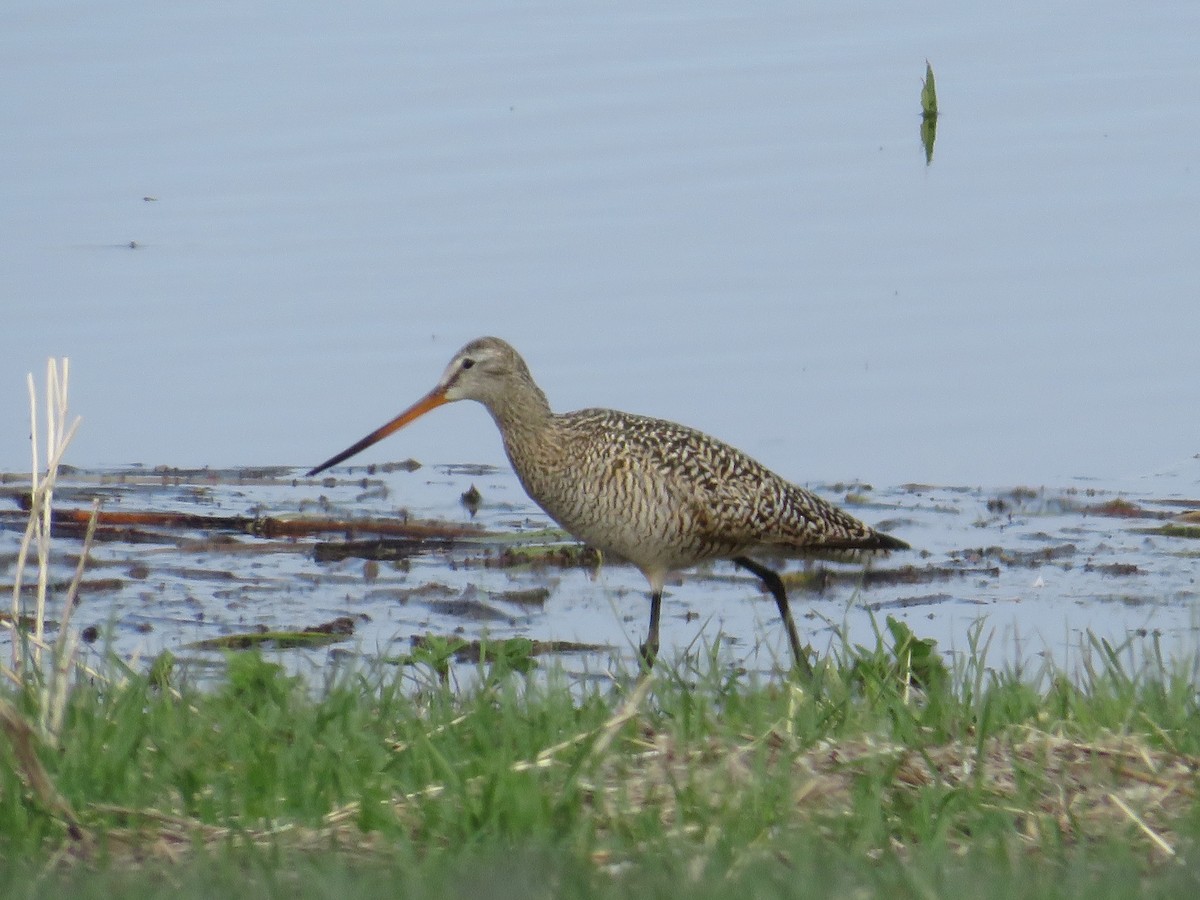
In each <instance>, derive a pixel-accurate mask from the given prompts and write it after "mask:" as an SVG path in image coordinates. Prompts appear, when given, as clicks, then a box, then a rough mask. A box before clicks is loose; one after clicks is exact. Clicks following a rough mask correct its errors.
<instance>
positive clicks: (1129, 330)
mask: <svg viewBox="0 0 1200 900" xmlns="http://www.w3.org/2000/svg"><path fill="white" fill-rule="evenodd" d="M1197 33H1200V6H1197V5H1196V4H1195V3H1192V2H1164V3H1155V4H1151V5H1149V6H1131V5H1129V4H1123V3H1117V2H1102V3H1100V4H1092V5H1090V6H1089V7H1088V8H1087V9H1086V10H1081V9H1079V8H1076V7H1071V6H1063V7H1058V6H1054V5H1049V6H1048V5H1046V4H1044V3H1033V2H1018V3H1010V4H1004V5H1003V6H1002V7H982V6H979V5H973V4H966V5H964V4H955V3H938V2H934V3H932V4H931V3H929V2H921V3H903V2H902V3H898V4H886V5H883V6H881V5H879V4H869V5H868V4H862V3H850V4H840V5H838V6H837V8H836V9H826V8H825V7H823V6H819V5H806V4H770V3H768V4H751V5H749V6H745V5H743V6H738V7H736V8H734V7H731V6H730V4H728V3H716V2H687V3H673V2H669V3H662V4H655V5H654V7H653V8H652V9H648V8H647V7H646V5H645V4H641V3H615V4H603V5H600V4H586V3H585V4H570V5H569V6H563V7H561V8H560V7H548V6H546V5H544V4H537V3H515V4H514V3H503V4H500V3H486V2H485V3H473V4H471V5H470V6H469V7H467V6H464V5H463V4H457V3H449V4H447V3H436V4H434V3H408V4H404V5H403V6H399V7H398V6H397V5H396V4H394V3H384V2H378V0H375V2H370V0H369V2H365V3H360V4H355V6H354V7H353V9H345V8H342V7H324V6H308V5H301V6H296V5H294V4H287V5H285V4H278V3H262V4H251V5H244V4H230V3H205V4H199V5H194V4H193V5H177V4H165V5H164V4H154V3H149V2H147V0H124V2H115V3H105V4H99V5H82V6H81V5H79V4H72V3H66V2H62V0H37V2H28V0H15V2H14V3H10V4H9V5H8V6H7V7H6V26H5V28H4V29H3V30H2V31H0V79H3V81H4V83H5V84H9V85H14V86H19V87H16V88H14V89H13V90H10V91H5V92H3V95H2V96H0V117H2V118H3V121H4V122H5V140H4V141H0V169H2V170H3V172H4V173H5V174H4V181H5V187H4V202H3V203H2V204H0V233H2V234H3V239H2V240H0V271H3V272H4V278H5V299H4V301H3V304H4V327H5V335H6V338H7V340H6V347H5V352H4V353H3V354H0V423H6V424H7V427H6V428H5V429H3V430H0V470H4V471H19V470H20V469H22V468H23V467H24V466H25V465H26V463H25V460H26V459H27V455H28V454H27V450H26V444H25V440H26V434H27V432H26V427H25V423H26V421H27V411H26V398H25V389H24V376H25V373H26V372H29V371H34V372H38V373H40V372H41V371H42V368H43V365H44V360H45V358H46V357H47V356H50V355H56V356H58V355H67V356H70V357H71V359H72V362H73V370H72V371H73V380H72V401H73V409H74V410H75V411H76V412H78V413H80V414H82V415H83V416H84V419H85V422H84V427H83V429H82V430H81V431H80V433H79V436H78V438H77V441H76V444H75V446H74V447H73V450H72V452H71V454H70V456H69V460H70V461H73V462H75V463H76V464H79V465H83V466H89V467H95V466H111V465H121V464H125V463H128V462H131V461H136V462H147V463H150V464H157V463H165V464H168V465H172V466H202V465H215V466H227V465H235V464H256V465H298V466H309V465H312V464H313V463H315V462H316V461H319V460H321V459H324V458H326V457H327V456H328V455H329V453H330V452H332V451H333V450H335V449H337V448H340V447H342V446H344V445H345V444H346V443H347V442H348V441H349V440H351V439H353V438H354V437H357V436H358V435H359V434H362V433H365V432H366V431H367V430H368V429H369V428H371V427H373V426H374V425H376V424H377V423H378V422H380V421H382V420H383V419H385V418H386V417H388V416H390V415H391V414H392V413H393V412H395V411H396V410H398V409H399V408H400V407H401V406H403V405H404V404H406V403H407V402H408V401H409V400H411V399H413V398H414V397H416V396H417V395H419V394H420V393H422V392H423V391H424V390H425V389H426V388H427V387H428V386H429V385H430V384H431V383H432V381H433V380H434V378H435V377H436V376H437V374H438V372H439V371H440V370H441V367H442V366H443V365H444V363H445V362H446V360H447V359H448V358H449V356H450V355H451V354H452V352H453V351H454V350H455V349H456V348H457V347H458V346H459V345H461V344H462V343H464V342H465V341H466V340H468V339H470V338H473V337H475V336H477V335H478V334H482V333H488V332H495V333H499V334H501V335H502V336H504V337H507V338H508V339H509V340H511V341H512V342H513V343H514V344H515V345H516V346H518V348H520V349H521V350H522V351H523V352H524V353H525V354H526V355H527V356H528V357H529V360H530V363H531V365H532V366H533V369H534V372H535V375H536V376H537V377H538V378H539V380H540V381H541V382H542V383H543V385H544V386H545V388H546V389H547V392H548V393H549V395H550V397H551V400H552V402H554V403H555V405H556V406H557V407H558V408H563V409H565V408H574V407H581V406H591V405H605V406H614V407H617V408H624V409H630V410H632V411H637V412H644V413H649V414H652V415H659V416H664V417H667V418H671V419H675V420H678V421H683V422H685V423H687V424H690V425H695V426H697V427H700V428H702V429H703V430H705V431H708V432H710V433H713V434H716V435H718V436H719V437H722V438H724V439H726V440H728V441H730V442H731V443H733V444H734V445H736V446H738V447H741V448H743V449H745V450H747V451H748V452H750V453H751V454H753V455H755V456H757V457H759V458H761V459H762V460H763V461H764V462H766V463H768V464H769V465H770V466H771V467H772V468H774V469H776V470H778V471H780V472H781V473H783V474H784V475H786V476H788V477H791V478H793V479H796V480H800V481H804V480H807V479H826V480H835V479H846V480H849V479H855V478H861V479H865V480H870V481H873V482H876V483H880V484H901V483H905V482H908V481H928V482H931V483H935V484H960V483H961V484H970V485H990V486H995V485H1012V484H1034V485H1043V484H1046V485H1051V486H1056V485H1067V484H1070V483H1071V479H1073V478H1076V477H1085V478H1097V479H1101V480H1102V481H1103V482H1104V483H1106V484H1114V483H1124V481H1125V480H1126V479H1130V478H1135V477H1138V476H1142V475H1147V474H1150V475H1153V474H1158V473H1161V472H1164V471H1167V472H1179V471H1187V472H1189V473H1190V472H1192V471H1193V470H1192V469H1191V468H1189V460H1190V459H1191V458H1192V456H1193V454H1195V453H1196V452H1197V449H1200V448H1198V447H1197V437H1196V428H1195V422H1194V416H1192V415H1191V414H1190V412H1191V411H1193V410H1195V409H1196V408H1198V407H1200V378H1197V377H1195V375H1194V373H1193V371H1192V369H1191V368H1188V367H1187V366H1186V365H1185V363H1184V361H1186V360H1189V359H1191V358H1192V356H1193V355H1194V340H1195V335H1196V334H1197V333H1200V304H1197V303H1196V302H1195V299H1196V298H1195V285H1196V284H1197V282H1198V281H1200V278H1198V276H1200V268H1198V267H1200V261H1198V257H1197V255H1196V253H1195V250H1194V244H1195V223H1196V210H1197V208H1200V202H1198V201H1200V167H1198V166H1197V162H1198V157H1197V153H1198V150H1197V148H1200V65H1198V64H1197V56H1196V50H1195V35H1196V34H1197ZM926 58H928V59H930V60H931V61H932V63H933V66H934V69H935V71H936V74H937V78H938V86H939V95H940V105H941V109H942V112H943V116H942V119H941V122H940V125H939V130H938V143H937V147H936V150H935V155H934V160H933V164H932V165H931V166H928V167H927V166H926V165H925V159H924V154H923V152H922V149H921V147H920V143H919V138H918V129H919V115H918V112H919V105H918V95H919V91H920V81H921V77H922V75H923V73H924V64H925V59H926ZM143 198H152V199H143ZM131 242H132V243H133V244H134V245H136V246H135V247H131ZM1193 368H1194V367H1193ZM408 456H415V457H416V458H418V459H422V460H426V461H436V460H446V459H456V458H457V459H468V460H477V461H482V462H486V463H492V464H496V465H501V464H502V463H503V459H502V454H501V451H500V445H499V441H498V440H497V438H496V436H495V435H494V433H493V431H492V429H491V425H490V423H489V422H488V421H487V417H486V416H484V415H483V414H482V413H481V412H480V411H479V410H478V409H468V408H453V409H447V410H443V411H441V412H439V414H438V415H437V416H436V417H431V418H430V419H429V420H428V421H427V422H422V423H419V424H418V425H415V426H413V428H412V429H410V430H409V431H408V432H407V433H406V434H405V435H404V436H403V437H402V438H396V439H394V441H393V443H392V444H391V445H390V446H389V447H387V448H380V449H378V450H376V451H373V455H372V456H371V457H369V459H371V460H382V459H388V458H405V457H408ZM1193 483H1194V482H1193ZM406 502H407V499H406Z"/></svg>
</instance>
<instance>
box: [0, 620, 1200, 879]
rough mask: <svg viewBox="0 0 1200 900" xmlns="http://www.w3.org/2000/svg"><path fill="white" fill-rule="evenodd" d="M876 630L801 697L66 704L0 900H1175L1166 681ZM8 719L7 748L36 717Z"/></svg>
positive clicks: (611, 688)
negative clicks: (224, 897) (863, 899)
mask: <svg viewBox="0 0 1200 900" xmlns="http://www.w3.org/2000/svg"><path fill="white" fill-rule="evenodd" d="M895 625H896V623H889V625H888V627H887V628H884V629H881V630H880V634H879V640H878V644H877V645H876V646H874V647H852V646H849V645H846V646H843V648H842V649H841V651H840V652H839V653H838V654H836V658H835V659H832V660H827V661H824V662H823V663H822V664H821V665H819V666H818V668H817V676H816V681H815V682H814V683H813V684H812V685H810V686H807V687H803V688H802V687H800V686H799V685H796V684H794V683H790V682H786V681H782V680H773V681H770V682H765V683H758V682H756V681H754V680H753V679H750V678H747V677H746V676H744V675H741V674H739V673H737V672H736V671H733V670H731V669H729V668H728V667H727V666H723V665H721V664H720V663H719V662H718V661H717V660H716V658H715V656H708V657H701V658H699V659H689V660H685V661H680V662H678V663H677V664H676V665H675V666H673V667H671V666H666V667H664V668H663V669H662V670H661V671H659V672H657V673H656V675H655V677H654V679H653V680H652V681H650V682H648V683H645V684H642V685H638V683H637V682H636V681H635V680H633V678H632V676H631V677H630V678H629V679H628V680H620V681H613V682H588V683H572V682H571V681H570V679H568V678H567V677H566V676H564V675H563V674H562V673H561V671H557V670H555V669H553V668H552V669H550V670H548V671H547V670H545V669H543V670H541V671H539V672H537V673H535V674H534V675H525V674H521V673H520V672H519V671H514V670H513V669H512V668H511V667H507V666H506V665H501V664H500V663H499V662H497V663H496V664H495V668H491V667H488V666H482V667H479V668H478V669H476V670H475V672H476V675H475V677H472V678H469V679H464V680H465V681H466V684H465V685H464V684H459V685H457V686H455V684H454V681H453V679H452V680H451V681H450V683H449V684H447V682H446V681H445V680H444V679H443V678H442V677H441V675H440V674H439V673H438V672H437V671H436V670H435V668H434V667H433V666H429V667H420V666H418V667H416V668H415V669H414V668H412V667H408V668H403V669H397V668H395V667H387V666H382V665H381V666H379V667H378V668H377V669H374V670H371V671H367V672H357V673H350V674H344V675H342V676H340V677H339V678H338V679H337V680H336V681H334V682H333V683H331V684H329V685H327V686H325V687H323V688H320V689H314V688H313V686H312V685H310V684H306V683H304V682H302V681H300V680H299V679H296V678H294V677H290V676H288V675H286V674H285V673H284V670H283V669H282V667H281V666H279V665H278V664H277V663H276V662H274V661H273V660H272V659H271V658H269V657H264V656H262V655H259V654H258V653H257V652H249V653H244V654H230V656H229V658H228V659H229V662H228V671H227V675H226V676H225V677H224V678H223V679H222V680H221V681H220V682H219V683H218V684H216V685H210V686H209V687H207V688H205V689H199V688H195V687H188V686H187V685H182V686H176V687H174V688H172V687H170V686H169V685H164V684H162V673H161V672H160V673H158V674H157V675H156V676H155V677H154V678H152V677H150V676H145V677H137V676H135V677H132V678H128V679H127V680H125V681H124V682H123V683H116V682H114V683H112V684H106V683H103V682H95V681H84V680H83V679H82V678H80V679H79V680H78V681H77V683H76V684H75V685H74V687H73V690H72V691H71V693H70V696H69V699H68V704H67V708H66V713H65V717H64V719H63V725H62V729H61V734H60V737H59V744H58V747H57V748H51V747H49V746H47V745H46V744H45V743H44V742H43V743H39V744H37V745H36V746H35V748H34V749H35V751H36V754H37V758H38V760H40V765H41V767H43V768H44V777H42V778H39V777H38V773H37V772H34V771H31V768H35V767H36V764H30V763H29V762H28V760H24V759H22V756H21V753H20V752H19V749H18V744H19V740H17V739H16V738H14V733H13V731H12V727H13V726H11V725H10V726H9V728H8V733H9V737H10V740H9V741H8V742H0V882H4V883H7V884H9V885H11V886H12V887H11V889H10V890H9V892H8V895H9V896H45V897H51V896H60V895H62V894H63V892H65V891H67V890H69V891H70V892H71V895H72V896H82V897H87V896H111V895H113V894H114V893H118V892H119V893H120V895H122V896H134V897H141V896H144V897H156V896H165V895H167V894H170V895H171V896H173V897H177V896H179V895H180V894H182V895H183V896H213V895H214V893H213V892H214V891H215V892H216V893H217V894H220V893H229V894H243V895H244V894H246V893H247V892H248V891H253V892H255V893H265V894H267V895H286V896H312V897H317V896H329V895H332V894H342V895H347V896H350V897H360V896H362V897H366V896H376V895H380V896H401V895H403V896H416V897H421V896H444V895H446V894H457V895H464V894H469V895H471V896H479V897H509V896H512V897H518V896H519V897H529V896H546V897H576V896H579V897H584V896H587V897H593V896H595V897H605V896H652V897H653V896H663V897H667V896H679V895H680V894H681V893H686V894H688V895H689V896H695V897H710V896H711V897H718V896H738V897H741V896H747V895H751V896H763V897H775V896H811V895H836V896H844V895H847V894H851V893H863V894H866V895H873V894H878V893H884V892H898V893H900V894H901V895H903V896H930V897H934V896H943V895H952V894H958V895H962V894H969V895H971V896H983V897H987V896H996V897H1001V896H1003V897H1011V896H1039V897H1040V896H1063V897H1084V896H1086V897H1104V896H1114V897H1115V896H1131V895H1133V894H1137V893H1146V894H1149V895H1156V894H1158V895H1164V896H1165V895H1172V894H1173V895H1178V894H1180V893H1182V892H1184V891H1187V892H1191V893H1194V892H1195V890H1196V889H1197V887H1198V884H1197V881H1198V879H1200V869H1198V868H1197V865H1196V863H1195V861H1194V860H1195V857H1194V855H1193V854H1194V847H1195V839H1196V836H1197V834H1198V833H1200V817H1198V816H1197V811H1196V807H1195V802H1194V794H1195V790H1196V786H1197V779H1196V772H1197V765H1198V764H1200V716H1198V715H1197V708H1196V706H1197V704H1196V692H1195V688H1194V683H1193V679H1192V674H1193V673H1192V671H1191V670H1190V669H1189V668H1187V667H1183V666H1176V665H1174V664H1170V663H1167V662H1163V661H1158V662H1156V663H1155V664H1153V665H1150V666H1147V667H1146V668H1145V669H1144V670H1142V671H1139V672H1136V673H1131V672H1128V671H1126V670H1125V669H1124V668H1123V667H1122V665H1121V662H1120V659H1121V656H1120V654H1119V653H1117V652H1115V651H1113V650H1112V649H1111V648H1107V647H1105V646H1104V645H1102V644H1096V645H1094V646H1091V647H1089V648H1085V650H1086V651H1087V656H1088V659H1089V660H1090V665H1089V666H1087V667H1085V668H1084V669H1083V670H1082V672H1081V675H1080V677H1079V678H1076V679H1074V680H1072V679H1068V678H1066V677H1065V676H1063V675H1062V674H1061V673H1055V672H1049V671H1047V672H1042V673H1038V674H1037V676H1036V677H1030V676H1028V675H1027V676H1025V677H1017V676H1015V675H1012V674H1004V673H996V672H993V671H991V670H989V669H988V668H987V666H986V660H985V659H984V651H983V649H982V648H981V647H979V646H978V643H977V644H976V646H975V647H974V653H973V654H971V655H970V656H969V657H968V658H967V659H966V661H965V662H963V663H961V664H959V665H958V666H957V667H955V668H954V669H946V668H945V667H941V666H939V665H938V664H937V663H935V662H933V661H932V657H930V656H929V654H928V650H929V649H930V648H929V646H928V643H927V642H923V641H920V640H918V639H916V638H915V636H913V635H911V633H909V632H908V631H907V629H905V628H904V627H903V626H899V627H895ZM1151 658H1152V659H1153V658H1154V657H1153V654H1151ZM501 659H503V657H501ZM7 696H8V699H9V701H10V702H11V703H12V705H13V708H14V709H15V711H16V714H17V715H18V717H20V718H23V719H24V720H25V721H27V722H28V723H30V725H31V727H30V733H33V732H34V731H35V730H36V729H34V728H33V727H32V723H35V722H36V721H37V709H36V707H37V704H38V702H39V701H38V693H37V692H36V691H15V692H10V693H9V694H8V695H7ZM43 782H44V783H43ZM39 784H41V786H40V787H39V786H38V785H39ZM47 785H48V787H47ZM55 797H58V798H61V799H60V800H56V799H55ZM70 821H74V822H75V823H76V824H77V828H76V836H72V835H71V833H70V831H71V829H70V827H69V825H68V823H69V822H70Z"/></svg>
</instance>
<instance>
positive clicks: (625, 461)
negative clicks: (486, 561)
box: [309, 337, 908, 672]
mask: <svg viewBox="0 0 1200 900" xmlns="http://www.w3.org/2000/svg"><path fill="white" fill-rule="evenodd" d="M468 399H469V400H477V401H479V402H480V403H482V404H483V405H484V406H485V407H486V408H487V410H488V412H490V413H491V415H492V418H493V419H494V420H495V422H496V426H497V427H498V428H499V429H500V434H501V436H502V438H503V440H504V448H505V451H506V452H507V453H508V458H509V461H510V462H511V463H512V466H513V469H514V470H515V471H516V473H517V477H518V478H519V479H520V480H521V484H522V486H523V487H524V488H525V490H526V492H528V494H529V496H530V497H532V498H533V500H534V501H535V502H536V503H537V504H538V505H539V506H541V507H542V509H544V510H545V511H546V513H547V514H548V515H549V516H550V517H551V518H552V519H554V520H555V521H556V522H558V524H560V525H561V526H562V527H563V528H565V529H566V530H567V531H568V532H570V533H571V534H572V535H574V536H575V537H576V538H578V539H579V540H581V541H584V542H585V543H588V544H591V545H593V546H595V547H597V548H599V549H601V550H603V551H605V552H607V553H611V554H614V555H616V556H619V557H622V558H624V559H626V560H628V561H629V562H631V563H633V564H634V565H635V566H637V567H638V568H639V569H640V570H641V571H642V573H643V574H644V575H645V576H646V579H647V581H649V583H650V590H651V598H650V599H651V605H650V629H649V635H648V637H647V639H646V643H645V644H644V645H643V646H642V655H643V659H644V661H645V664H646V666H647V668H649V666H650V665H652V664H653V661H654V657H655V655H656V653H657V651H658V622H659V611H660V607H661V602H662V590H663V584H664V582H665V580H666V577H667V575H668V574H670V573H671V572H675V571H679V570H682V569H686V568H690V567H691V566H694V565H696V564H697V563H700V562H705V561H708V560H714V559H731V560H733V561H734V562H735V563H737V564H738V565H740V566H742V567H743V568H745V569H747V570H749V571H750V572H753V573H754V574H755V575H757V576H758V577H759V578H760V579H761V580H762V581H763V582H764V584H765V585H766V587H767V588H768V589H769V590H770V591H771V593H772V595H773V596H774V597H775V601H776V604H777V605H778V607H779V612H780V615H781V616H782V618H783V621H784V625H785V626H786V628H787V630H788V640H789V642H790V643H791V646H792V652H793V655H794V656H795V660H796V665H797V666H798V667H799V668H800V669H801V671H802V672H810V671H811V667H810V664H809V660H808V651H806V650H805V649H803V648H802V647H801V646H800V640H799V635H798V634H797V632H796V626H795V622H794V621H793V620H792V615H791V611H790V609H789V607H788V601H787V594H786V592H785V591H784V588H783V584H782V582H781V581H780V580H779V576H778V575H777V574H776V573H775V572H774V571H772V570H771V569H768V568H767V567H765V566H763V565H761V564H760V563H757V562H755V561H753V560H752V559H751V558H750V557H749V554H752V553H755V552H759V551H764V550H770V551H772V552H775V553H784V554H792V555H801V554H804V553H806V552H808V553H812V552H842V553H845V552H873V551H888V550H902V549H907V547H908V545H907V544H905V543H904V542H903V541H900V540H898V539H896V538H894V537H891V536H890V535H887V534H883V533H882V532H879V531H876V530H874V529H873V528H871V527H869V526H868V525H865V524H863V523H862V522H860V521H859V520H858V519H856V518H854V517H853V516H851V515H849V514H848V513H845V512H843V511H842V510H840V509H838V508H837V507H836V506H833V505H832V504H830V503H827V502H826V501H825V500H822V499H821V498H820V497H818V496H817V495H816V494H813V493H811V492H809V491H806V490H805V489H803V488H801V487H798V486H796V485H794V484H792V483H791V482H789V481H786V480H785V479H783V478H781V477H780V476H778V475H776V474H775V473H774V472H772V471H771V470H770V469H768V468H766V466H763V465H762V464H761V463H759V462H756V461H755V460H754V459H752V458H750V457H749V456H747V455H746V454H745V453H742V452H741V451H740V450H737V449H735V448H734V447H731V446H729V445H728V444H726V443H724V442H722V441H719V440H717V439H716V438H713V437H710V436H709V435H707V434H704V433H702V432H699V431H696V430H694V429H692V428H688V427H686V426H683V425H677V424H676V423H674V422H668V421H664V420H662V419H653V418H649V417H646V416H638V415H633V414H631V413H624V412H618V411H616V410H611V409H582V410H578V411H576V412H569V413H561V414H556V413H554V412H553V411H551V409H550V404H549V402H548V401H547V400H546V396H545V394H543V393H542V391H541V389H540V388H539V387H538V386H537V384H536V383H535V382H534V380H533V377H532V376H531V375H530V374H529V369H528V367H527V366H526V365H525V361H524V360H523V359H522V358H521V357H520V355H519V354H518V353H517V351H516V350H514V349H513V348H512V347H511V346H509V345H508V344H507V343H505V342H504V341H502V340H500V339H499V338H493V337H485V338H480V339H478V340H475V341H472V342H471V343H469V344H467V345H466V346H465V347H463V348H462V349H461V350H460V351H458V353H457V354H455V356H454V359H453V360H451V362H450V365H449V366H447V368H446V370H445V372H444V373H443V375H442V377H441V379H440V380H439V381H438V383H437V385H436V386H435V387H434V389H433V390H432V391H430V392H429V393H428V394H427V395H426V396H425V397H423V398H422V399H421V400H419V401H418V402H417V403H416V404H414V405H413V406H412V407H410V408H409V409H408V410H406V411H405V412H403V413H401V414H400V415H399V416H397V417H396V418H395V419H393V420H392V421H390V422H389V423H387V424H386V425H384V426H383V427H382V428H379V429H377V430H376V431H374V432H372V433H371V434H369V435H367V436H366V437H365V438H363V439H362V440H361V441H359V442H358V443H356V444H354V445H353V446H351V447H349V448H347V449H346V450H344V451H343V452H342V453H339V454H338V455H337V456H334V457H333V458H331V459H329V460H327V461H326V462H324V463H322V464H321V465H320V466H317V467H316V468H315V469H313V470H312V471H311V472H309V475H314V474H316V473H317V472H320V471H322V470H324V469H326V468H328V467H330V466H333V465H336V464H337V463H339V462H341V461H342V460H344V459H347V458H349V457H350V456H353V455H354V454H356V453H358V452H359V451H360V450H363V449H365V448H366V447H368V446H370V445H371V444H374V443H375V442H376V441H379V440H382V439H383V438H385V437H387V436H388V435H389V434H391V433H393V432H394V431H396V430H398V429H399V428H402V427H403V426H404V425H406V424H408V423H409V422H411V421H412V420H413V419H415V418H417V417H418V416H420V415H423V414H424V413H426V412H428V411H429V410H431V409H434V408H435V407H437V406H441V405H442V404H443V403H448V402H452V401H455V400H468Z"/></svg>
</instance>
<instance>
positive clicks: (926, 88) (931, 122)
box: [921, 60, 938, 165]
mask: <svg viewBox="0 0 1200 900" xmlns="http://www.w3.org/2000/svg"><path fill="white" fill-rule="evenodd" d="M937 118H938V103H937V87H936V86H935V84H934V81H933V66H931V65H930V64H929V60H925V80H924V81H923V82H922V83H921V144H922V146H924V148H925V165H929V164H930V163H932V162H933V142H934V141H935V140H936V139H937Z"/></svg>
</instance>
